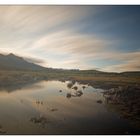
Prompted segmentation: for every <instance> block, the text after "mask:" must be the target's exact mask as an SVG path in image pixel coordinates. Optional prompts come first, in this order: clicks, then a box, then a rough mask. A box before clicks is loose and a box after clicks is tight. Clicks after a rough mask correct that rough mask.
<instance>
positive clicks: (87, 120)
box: [0, 81, 138, 134]
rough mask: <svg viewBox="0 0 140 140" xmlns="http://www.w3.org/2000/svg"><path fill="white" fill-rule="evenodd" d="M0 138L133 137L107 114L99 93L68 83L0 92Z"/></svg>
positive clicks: (127, 125)
mask: <svg viewBox="0 0 140 140" xmlns="http://www.w3.org/2000/svg"><path fill="white" fill-rule="evenodd" d="M0 133H1V134H128V133H129V134H135V133H138V130H137V129H136V128H133V127H132V126H131V125H130V123H129V122H128V121H127V120H124V119H122V118H120V117H119V115H118V114H117V113H115V112H113V111H110V110H109V109H108V108H107V106H106V104H105V102H104V97H103V95H102V90H101V89H95V88H93V87H91V86H88V85H82V84H78V83H77V82H76V83H72V82H70V81H66V82H60V81H41V82H39V83H36V84H33V85H30V86H26V87H24V88H22V89H18V90H15V91H12V92H10V93H9V92H7V91H4V90H3V91H0Z"/></svg>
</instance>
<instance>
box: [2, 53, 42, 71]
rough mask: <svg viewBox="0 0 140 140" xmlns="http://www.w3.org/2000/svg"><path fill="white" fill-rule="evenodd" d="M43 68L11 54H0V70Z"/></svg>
mask: <svg viewBox="0 0 140 140" xmlns="http://www.w3.org/2000/svg"><path fill="white" fill-rule="evenodd" d="M43 69H44V67H41V66H39V65H36V64H33V63H30V62H27V61H26V60H24V58H22V57H19V56H16V55H14V54H12V53H10V54H8V55H3V54H0V70H43Z"/></svg>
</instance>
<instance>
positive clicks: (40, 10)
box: [0, 5, 140, 72]
mask: <svg viewBox="0 0 140 140" xmlns="http://www.w3.org/2000/svg"><path fill="white" fill-rule="evenodd" d="M139 15H140V6H91V5H90V6H0V17H1V18H0V53H6V54H7V53H11V52H12V53H15V54H16V55H19V56H23V57H25V58H26V59H27V60H30V61H32V62H34V63H37V64H40V65H42V66H46V67H53V68H66V69H99V70H103V71H116V72H121V71H139V70H140V64H139V60H140V26H139V25H140V16H139Z"/></svg>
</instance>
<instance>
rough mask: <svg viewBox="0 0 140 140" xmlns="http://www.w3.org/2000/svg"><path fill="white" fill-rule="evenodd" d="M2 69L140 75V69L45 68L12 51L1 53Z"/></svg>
mask: <svg viewBox="0 0 140 140" xmlns="http://www.w3.org/2000/svg"><path fill="white" fill-rule="evenodd" d="M0 70H23V71H24V70H32V71H40V70H41V71H42V70H43V71H45V72H48V73H57V74H61V73H63V74H64V73H65V74H68V75H69V74H74V75H77V74H82V75H86V76H90V75H92V76H119V75H120V76H140V71H132V72H131V71H130V72H121V73H116V72H103V71H98V70H78V69H56V68H45V67H42V66H40V65H37V64H34V63H31V62H28V61H27V60H25V59H24V58H22V57H19V56H16V55H14V54H12V53H10V54H8V55H3V54H0Z"/></svg>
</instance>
